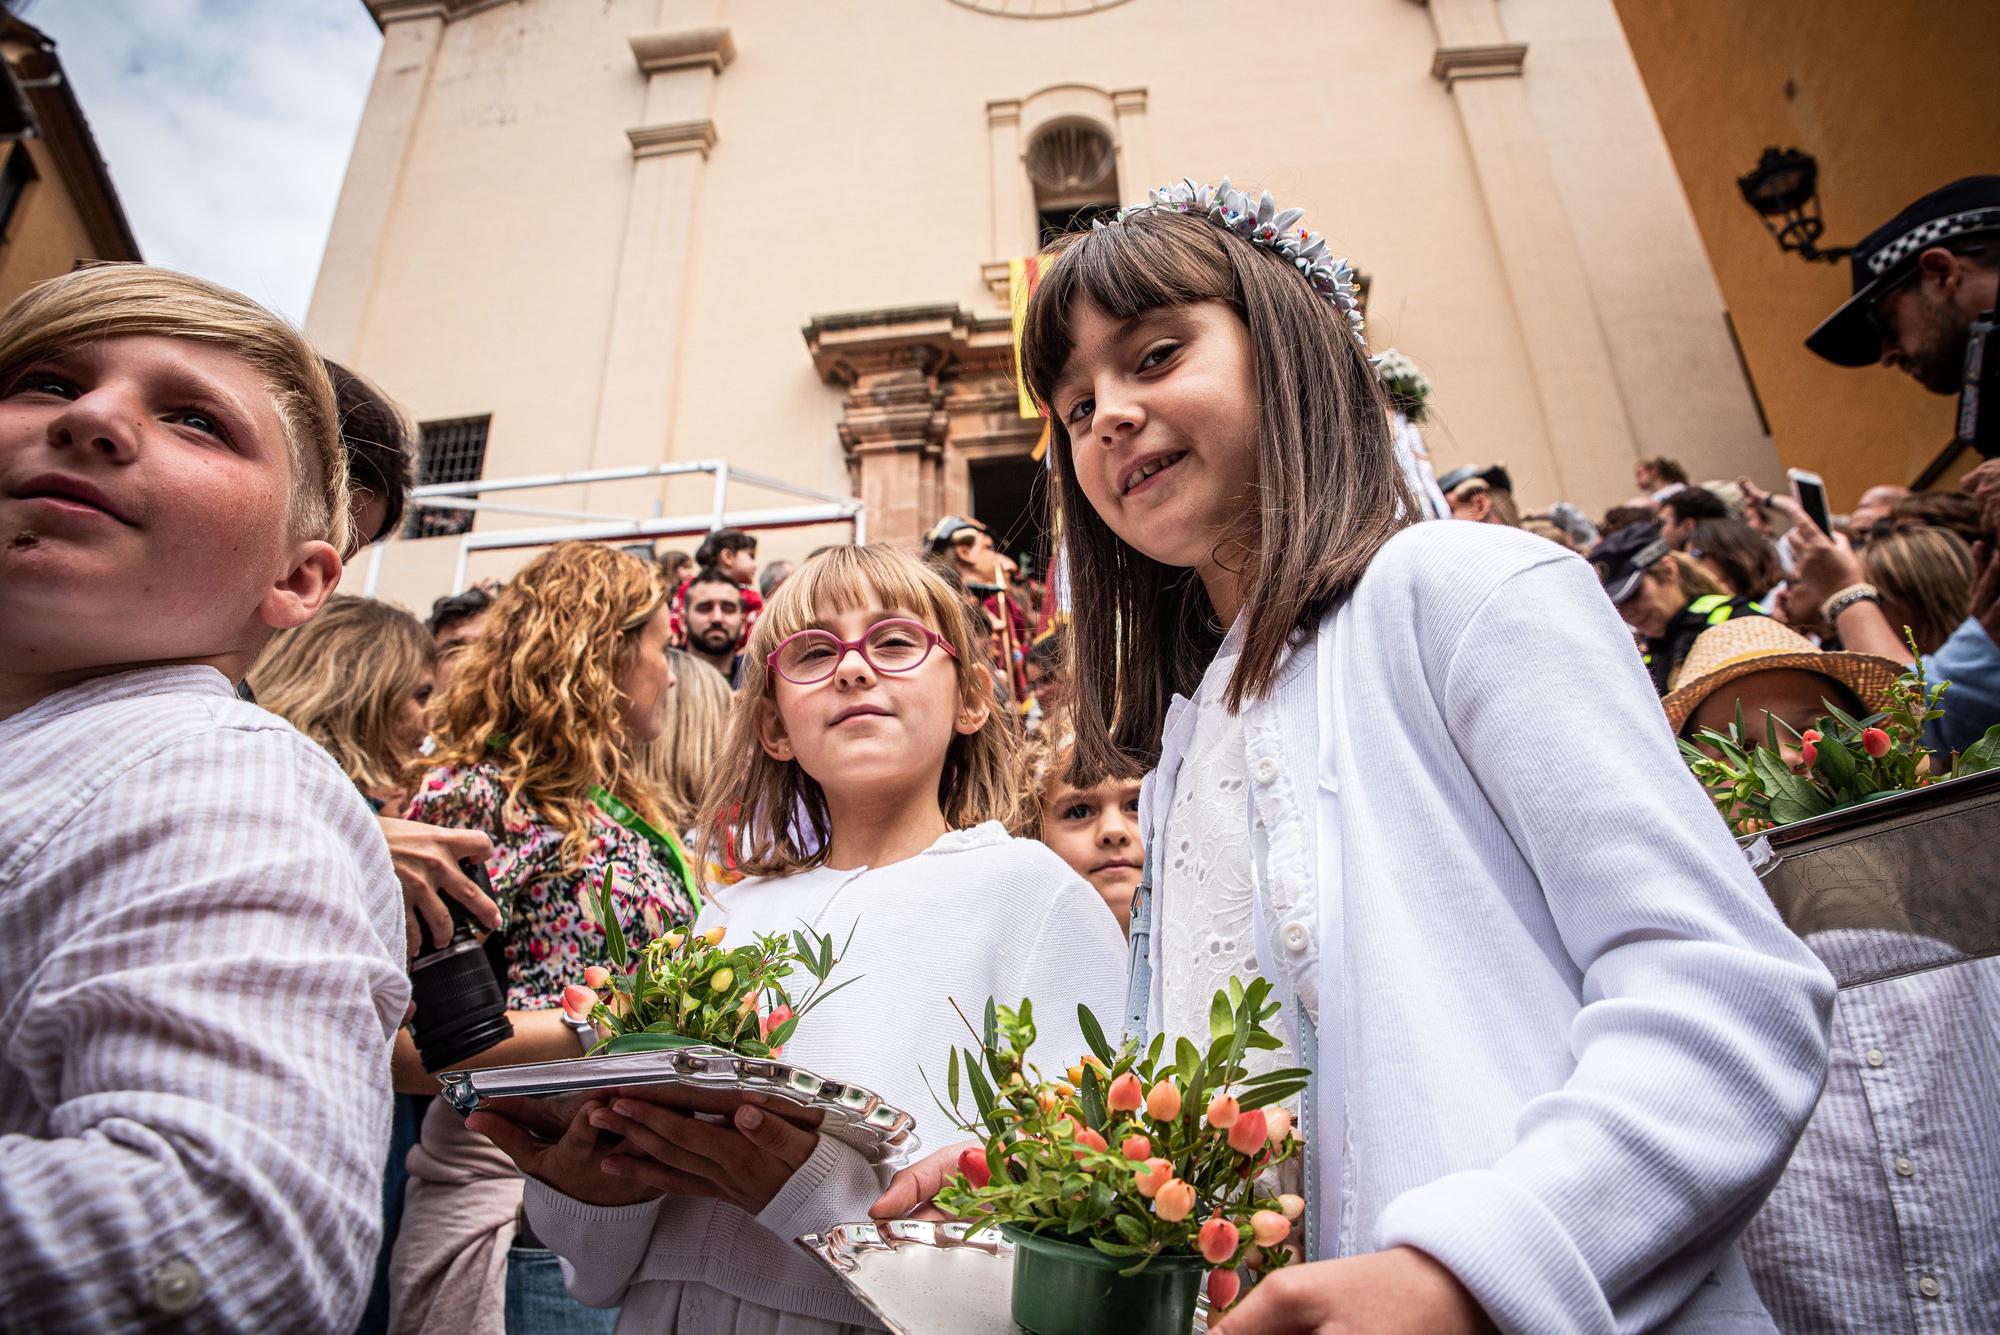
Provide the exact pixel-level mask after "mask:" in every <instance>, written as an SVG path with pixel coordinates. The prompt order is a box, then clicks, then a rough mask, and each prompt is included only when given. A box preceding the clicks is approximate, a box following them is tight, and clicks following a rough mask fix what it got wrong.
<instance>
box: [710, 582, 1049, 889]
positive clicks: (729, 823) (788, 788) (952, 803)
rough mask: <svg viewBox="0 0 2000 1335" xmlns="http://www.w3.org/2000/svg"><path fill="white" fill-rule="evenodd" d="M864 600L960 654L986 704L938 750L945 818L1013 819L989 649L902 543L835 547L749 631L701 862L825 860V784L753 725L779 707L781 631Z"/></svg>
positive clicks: (1006, 722)
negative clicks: (776, 675)
mask: <svg viewBox="0 0 2000 1335" xmlns="http://www.w3.org/2000/svg"><path fill="white" fill-rule="evenodd" d="M871 595H872V597H871ZM871 606H879V607H880V608H881V609H882V610H883V611H887V612H899V613H902V614H903V615H905V616H909V617H911V618H913V619H915V620H917V621H921V622H923V623H924V624H925V625H927V626H929V627H930V628H931V629H932V630H935V631H937V632H938V634H939V635H941V636H942V637H943V638H944V640H945V642H946V643H948V644H949V645H951V648H952V652H953V653H954V654H956V655H957V658H956V660H955V663H954V666H955V667H956V668H957V672H958V689H959V698H960V700H961V701H962V702H964V703H966V704H968V705H969V704H972V703H974V702H984V703H986V704H988V705H989V706H990V708H989V709H988V710H987V714H986V719H985V721H984V722H983V723H982V724H981V725H980V727H979V729H978V731H976V732H974V733H972V734H970V735H959V736H956V737H954V738H953V739H952V742H951V747H950V750H949V752H948V753H947V754H946V757H945V765H944V773H943V775H942V776H941V778H940V781H939V784H938V804H939V806H940V807H942V808H943V810H944V816H945V821H946V823H947V824H948V825H949V826H950V827H951V828H952V829H955V830H956V829H964V828H966V827H967V826H971V825H978V824H980V823H981V822H983V821H989V820H999V821H1007V820H1010V819H1011V818H1012V817H1013V815H1014V799H1013V782H1012V780H1013V757H1014V751H1015V747H1016V742H1015V735H1014V727H1013V722H1012V720H1011V719H1009V718H1008V717H1007V715H1006V711H1005V709H1004V707H1003V706H1002V705H1001V704H1000V703H999V702H998V701H997V700H995V699H994V695H993V678H992V676H991V675H990V674H989V673H988V671H987V669H986V653H985V650H984V648H983V647H982V646H979V645H976V644H975V643H974V642H973V638H972V625H971V622H970V621H969V620H968V613H967V609H966V607H965V604H964V603H963V602H961V601H960V600H959V598H958V595H957V594H956V593H955V592H954V591H953V590H952V587H951V586H950V585H949V584H947V583H945V581H944V579H943V577H942V576H940V575H939V574H938V573H937V572H936V571H935V570H932V569H931V568H930V567H929V566H927V565H925V564H924V562H923V561H922V560H920V559H919V558H917V557H915V556H913V555H911V554H910V553H908V552H905V551H903V550H901V549H899V548H895V547H889V546H883V545H871V546H866V547H852V546H849V547H835V548H832V549H830V550H828V551H825V552H822V553H820V554H819V555H818V556H815V557H813V558H812V559H811V560H809V561H806V562H805V563H804V564H802V565H800V566H799V568H798V569H797V570H795V571H793V572H792V574H791V576H790V577H789V578H787V579H786V580H785V582H784V583H783V584H781V585H780V586H779V587H778V590H777V592H775V593H774V594H772V595H771V599H770V601H769V602H768V603H766V604H765V606H764V611H763V612H762V613H761V614H760V615H759V616H758V618H757V625H756V628H755V629H754V630H753V631H752V632H751V633H750V643H749V645H748V647H747V649H746V651H745V655H744V663H743V670H742V688H741V689H740V690H739V691H738V692H737V697H736V705H735V708H734V710H733V712H732V713H731V716H730V721H729V736H728V739H727V741H726V742H725V743H724V746H723V752H722V754H723V755H724V756H725V757H729V758H734V759H736V761H737V764H735V765H729V766H724V767H719V768H718V769H717V771H716V773H715V776H714V778H713V779H712V781H711V782H710V784H709V787H708V793H707V797H706V799H705V800H704V801H703V803H702V818H701V845H702V854H701V856H702V860H703V861H704V862H705V863H712V864H713V863H722V862H726V861H727V859H726V858H724V857H723V856H721V855H722V853H723V852H724V850H733V856H734V859H735V867H736V870H738V871H741V872H743V873H744V874H746V875H751V876H784V875H788V874H790V873H791V872H795V871H801V870H804V869H805V868H808V867H816V866H819V865H820V864H821V863H822V862H823V861H824V860H825V858H826V845H827V841H828V838H829V834H830V830H829V827H828V823H827V812H826V795H825V793H824V792H823V791H822V790H821V789H820V786H819V784H818V783H817V782H816V781H815V780H813V778H812V777H811V776H810V775H808V774H806V773H805V771H803V770H801V769H800V768H799V766H798V763H797V762H796V761H789V760H787V761H779V760H774V759H773V758H772V757H771V756H770V755H768V754H767V753H766V752H765V750H764V746H763V739H762V736H761V733H760V726H759V725H760V724H761V722H762V720H763V717H764V711H765V710H769V709H775V708H776V707H777V706H776V704H775V703H774V702H773V700H772V695H771V671H770V668H769V666H768V663H769V660H770V657H771V653H772V651H773V650H775V649H776V648H777V647H778V645H779V644H780V643H781V642H783V641H784V640H785V639H786V637H788V636H791V635H796V634H797V633H798V632H800V631H802V630H808V629H811V628H812V627H814V626H817V625H819V624H821V623H822V622H824V621H826V620H828V619H830V618H831V617H833V616H835V615H837V614H839V613H841V612H849V611H855V610H862V609H867V608H869V607H871Z"/></svg>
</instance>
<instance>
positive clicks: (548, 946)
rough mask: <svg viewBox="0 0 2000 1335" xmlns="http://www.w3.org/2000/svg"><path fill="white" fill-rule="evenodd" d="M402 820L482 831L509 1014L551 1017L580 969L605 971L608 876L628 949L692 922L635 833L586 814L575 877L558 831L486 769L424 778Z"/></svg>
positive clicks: (691, 902) (676, 887)
mask: <svg viewBox="0 0 2000 1335" xmlns="http://www.w3.org/2000/svg"><path fill="white" fill-rule="evenodd" d="M404 814H405V816H406V817H407V818H408V819H410V820H414V821H423V822H424V823H426V824H429V825H443V826H448V827H450V828H453V829H463V830H483V831H484V832H485V833H486V835H487V836H488V837H489V838H491V839H492V840H493V859H492V861H490V862H488V863H487V864H486V871H487V875H488V876H490V877H491V878H492V881H493V899H494V902H495V903H496V904H498V905H499V907H500V913H501V930H502V931H503V932H505V933H506V934H507V948H506V955H507V1007H508V1009H510V1010H519V1011H533V1010H549V1009H552V1008H554V1007H555V1006H558V1005H560V1004H561V1003H562V990H563V987H564V985H565V984H568V983H573V982H576V981H577V980H578V979H579V978H581V977H582V976H583V970H584V968H585V966H587V965H591V964H602V963H605V962H606V960H605V953H604V927H603V925H602V924H601V923H599V922H598V920H597V908H596V897H597V887H598V885H599V884H600V883H601V882H602V881H603V879H604V875H605V873H606V872H607V871H608V872H609V873H610V874H611V894H612V901H613V902H614V903H615V904H616V905H617V906H618V917H619V921H620V925H621V926H622V927H623V928H624V930H625V935H626V938H627V939H628V940H630V941H631V942H632V945H633V947H634V948H635V949H636V948H637V947H639V946H642V945H644V944H645V943H646V942H648V941H651V940H652V939H653V938H654V937H656V936H659V935H660V934H661V933H663V932H667V931H671V930H673V929H674V928H677V927H685V926H686V925H687V924H689V923H691V922H693V921H694V916H695V913H696V911H697V909H698V908H699V907H700V906H699V905H698V904H697V903H696V902H695V898H694V895H693V893H692V891H691V888H690V887H689V886H688V885H687V884H686V883H685V882H683V881H682V880H681V878H680V876H679V874H678V873H676V871H675V870H674V868H673V866H672V865H671V864H670V863H669V861H668V860H667V858H666V855H665V854H663V853H662V852H660V850H658V849H657V848H655V847H654V846H653V844H652V843H651V842H650V841H649V840H648V839H647V838H646V837H645V836H644V835H642V834H640V833H639V832H638V831H636V830H632V829H628V828H626V827H625V826H623V825H620V824H619V823H618V822H617V821H615V820H613V819H612V818H611V817H610V816H609V815H607V814H605V813H604V812H603V811H600V810H595V809H593V812H592V815H593V821H594V825H593V830H592V835H593V838H592V844H591V850H590V853H589V856H588V857H586V858H585V860H584V863H583V866H582V867H581V868H580V869H565V868H564V867H563V863H562V831H560V830H558V829H556V828H555V827H554V826H553V825H550V824H548V823H547V822H546V821H544V820H542V819H541V818H540V817H538V816H536V815H535V814H534V812H533V811H530V810H527V809H526V808H524V807H522V806H521V805H520V804H518V803H515V804H509V803H508V802H507V786H506V784H505V782H504V781H503V780H502V779H501V777H500V771H499V768H498V767H497V766H494V765H444V766H440V767H439V768H437V769H433V770H431V771H430V772H429V773H428V774H426V775H425V776H424V781H423V783H422V785H421V786H420V787H419V788H418V790H417V795H416V796H415V797H414V798H412V799H411V800H410V806H409V810H408V811H407V812H405V813H404Z"/></svg>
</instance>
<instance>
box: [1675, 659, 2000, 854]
mask: <svg viewBox="0 0 2000 1335" xmlns="http://www.w3.org/2000/svg"><path fill="white" fill-rule="evenodd" d="M1910 649H1911V652H1912V653H1913V654H1915V651H1916V645H1915V644H1914V642H1913V643H1912V644H1911V646H1910ZM1950 685H1951V683H1950V682H1939V683H1938V684H1937V685H1935V686H1933V685H1931V684H1930V683H1929V682H1928V681H1927V680H1926V679H1925V677H1924V667H1923V658H1922V656H1921V655H1917V662H1916V665H1915V666H1914V667H1913V668H1911V670H1910V671H1909V672H1907V673H1905V674H1904V675H1903V676H1902V677H1900V678H1898V679H1897V681H1896V682H1895V684H1894V685H1892V686H1891V687H1890V688H1889V696H1890V698H1889V705H1888V708H1887V709H1885V710H1883V711H1882V712H1881V713H1879V714H1871V715H1869V716H1868V717H1866V718H1855V717H1854V716H1853V715H1851V714H1849V713H1847V712H1846V711H1845V710H1843V709H1840V708H1838V707H1837V706H1835V705H1834V704H1833V703H1832V702H1831V701H1822V702H1821V703H1822V704H1824V705H1825V706H1826V709H1827V713H1826V715H1825V716H1823V717H1822V718H1821V719H1820V720H1819V724H1818V726H1817V727H1812V728H1807V729H1806V730H1805V731H1803V732H1801V733H1798V734H1796V739H1795V740H1796V741H1797V743H1798V746H1797V748H1796V749H1797V751H1798V754H1799V758H1800V759H1799V763H1798V765H1797V766H1796V767H1794V766H1792V765H1791V764H1789V763H1788V762H1787V761H1786V760H1785V758H1784V756H1783V755H1782V754H1781V753H1780V742H1781V737H1780V730H1781V729H1782V730H1783V731H1785V732H1789V731H1790V729H1789V728H1786V727H1785V725H1784V724H1782V723H1780V722H1779V721H1778V720H1776V719H1774V718H1772V717H1770V716H1769V715H1766V716H1765V719H1764V723H1765V731H1764V740H1763V742H1762V743H1759V742H1757V741H1756V740H1754V739H1753V738H1751V737H1750V735H1749V729H1748V728H1747V727H1745V725H1744V721H1743V709H1742V706H1741V705H1738V707H1737V710H1736V720H1735V722H1733V723H1731V724H1730V725H1729V727H1728V729H1727V730H1726V731H1721V732H1718V731H1716V730H1715V729H1713V728H1704V729H1702V731H1701V732H1700V733H1698V734H1696V737H1695V742H1706V743H1708V744H1709V745H1710V746H1712V747H1714V748H1715V749H1716V750H1717V751H1718V752H1720V753H1721V758H1720V759H1718V758H1717V757H1715V756H1712V755H1709V754H1708V753H1707V752H1705V751H1703V750H1701V749H1700V747H1698V746H1697V745H1695V742H1689V741H1683V742H1681V744H1680V747H1681V754H1682V755H1683V756H1684V757H1686V759H1687V762H1688V766H1689V768H1691V769H1692V770H1693V771H1694V776H1695V778H1696V779H1698V780H1700V782H1701V785H1702V787H1704V788H1706V789H1707V790H1708V795H1709V797H1710V799H1711V800H1713V801H1714V803H1715V806H1716V809H1717V810H1718V811H1720V812H1721V813H1722V817H1723V819H1724V820H1726V821H1728V822H1729V828H1730V829H1732V830H1734V831H1735V832H1736V833H1737V834H1756V833H1759V832H1760V831H1763V830H1768V829H1771V828H1773V827H1774V826H1778V825H1790V824H1792V823H1793V822H1794V821H1802V820H1808V819H1810V818H1812V817H1814V816H1823V815H1825V814H1826V813H1827V812H1829V811H1838V810H1840V809H1841V808H1843V807H1851V806H1855V805H1857V804H1859V803H1862V802H1872V801H1876V800H1877V799H1880V798H1884V797H1893V796H1894V795H1896V794H1897V793H1906V792H1910V791H1912V790H1914V789H1917V788H1923V787H1927V786H1928V785H1930V784H1932V783H1936V782H1940V781H1942V780H1945V779H1960V778H1964V777H1965V776H1966V775H1968V774H1977V773H1980V772H1981V771H1983V770H1989V769H1993V768H1994V767H1996V766H2000V724H1996V725H1995V726H1994V727H1992V728H1990V729H1988V730H1987V733H1986V735H1985V736H1984V737H1981V738H1980V739H1979V740H1978V741H1976V742H1974V743H1973V744H1972V745H1971V746H1968V747H1966V748H1965V749H1964V750H1963V751H1960V752H1959V753H1958V754H1957V755H1956V756H1955V757H1953V758H1952V761H1951V764H1950V765H1949V766H1948V767H1943V768H1942V772H1933V770H1934V758H1933V757H1932V755H1931V753H1930V752H1928V751H1926V750H1925V749H1924V747H1923V733H1924V725H1925V724H1926V723H1928V722H1930V721H1931V720H1932V719H1937V718H1942V717H1943V716H1944V710H1942V709H1941V708H1939V703H1940V701H1941V700H1942V699H1943V697H1944V693H1945V689H1946V688H1947V687H1949V686H1950Z"/></svg>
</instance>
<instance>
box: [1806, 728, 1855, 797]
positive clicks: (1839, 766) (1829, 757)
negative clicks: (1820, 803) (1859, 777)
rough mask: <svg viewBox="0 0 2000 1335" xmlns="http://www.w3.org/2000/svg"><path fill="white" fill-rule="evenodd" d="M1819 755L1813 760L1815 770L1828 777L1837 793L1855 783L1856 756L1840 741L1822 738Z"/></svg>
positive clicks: (1827, 779)
mask: <svg viewBox="0 0 2000 1335" xmlns="http://www.w3.org/2000/svg"><path fill="white" fill-rule="evenodd" d="M1818 749H1819V754H1818V755H1817V756H1815V757H1814V758H1813V768H1814V769H1815V770H1817V771H1818V772H1819V773H1821V774H1823V775H1825V776H1826V781H1827V782H1828V783H1830V784H1832V785H1833V789H1834V791H1835V792H1839V791H1840V790H1842V789H1844V788H1846V787H1847V786H1848V785H1849V784H1851V783H1853V782H1854V755H1853V753H1852V752H1850V751H1849V750H1848V749H1847V748H1846V747H1845V746H1844V745H1842V744H1841V743H1840V742H1839V741H1838V740H1836V739H1835V738H1832V737H1822V738H1820V742H1819V748H1818Z"/></svg>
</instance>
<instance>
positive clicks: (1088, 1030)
mask: <svg viewBox="0 0 2000 1335" xmlns="http://www.w3.org/2000/svg"><path fill="white" fill-rule="evenodd" d="M1076 1023H1077V1027H1078V1028H1079V1029H1081V1030H1083V1041H1084V1044H1085V1045H1086V1046H1087V1047H1089V1049H1090V1053H1091V1055H1092V1056H1093V1057H1096V1058H1097V1060H1099V1061H1101V1062H1103V1063H1104V1064H1105V1065H1106V1066H1109V1065H1111V1044H1110V1043H1108V1042H1106V1041H1105V1038H1104V1026H1103V1025H1101V1024H1099V1023H1098V1022H1097V1017H1096V1016H1095V1015H1092V1014H1091V1013H1090V1007H1088V1006H1083V1005H1079V1006H1078V1007H1077V1008H1076Z"/></svg>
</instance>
